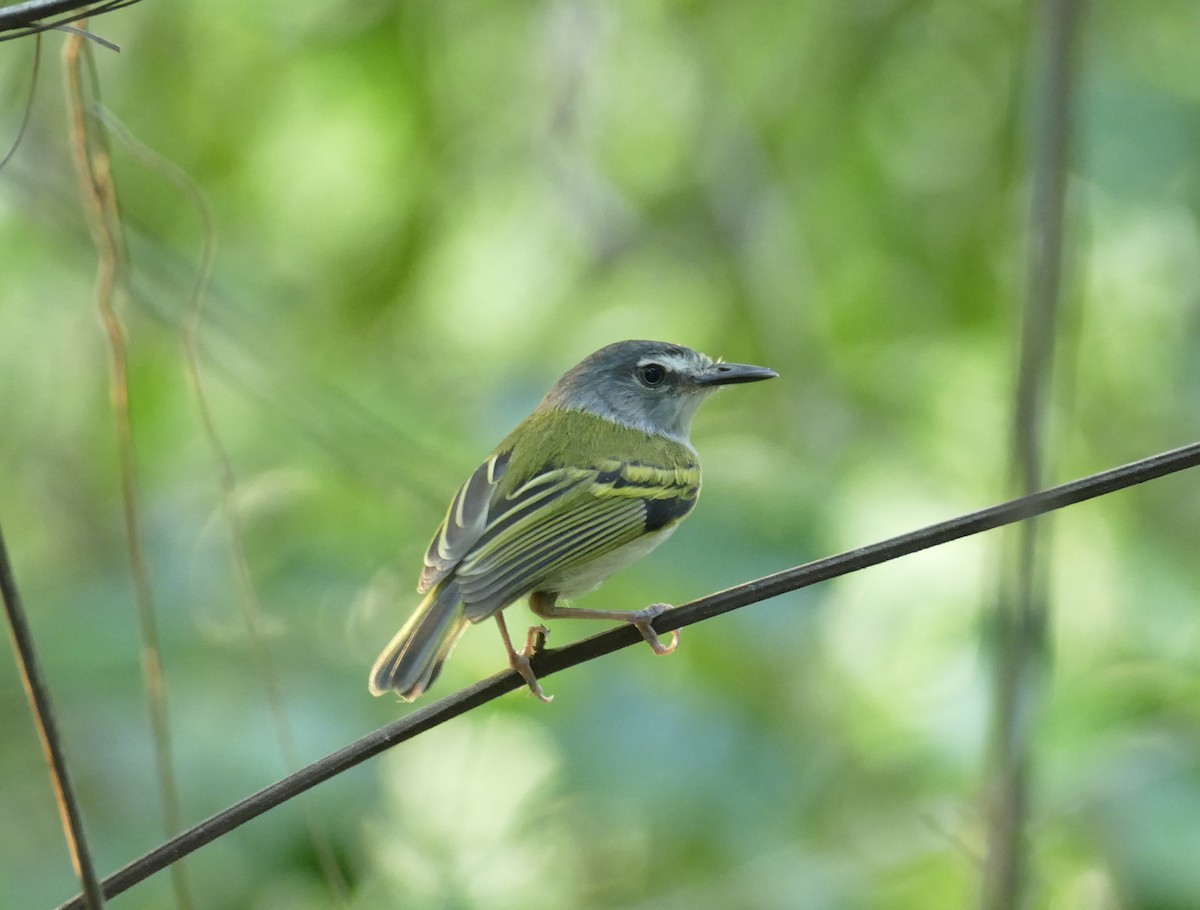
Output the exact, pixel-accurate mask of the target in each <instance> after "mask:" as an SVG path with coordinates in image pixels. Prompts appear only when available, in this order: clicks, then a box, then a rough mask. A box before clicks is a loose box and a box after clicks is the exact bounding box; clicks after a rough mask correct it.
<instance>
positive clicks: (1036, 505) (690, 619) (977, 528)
mask: <svg viewBox="0 0 1200 910" xmlns="http://www.w3.org/2000/svg"><path fill="white" fill-rule="evenodd" d="M1198 465H1200V442H1196V443H1192V444H1191V445H1187V446H1183V447H1182V448H1178V449H1173V450H1171V451H1169V452H1163V453H1160V454H1158V455H1153V456H1151V457H1149V458H1144V459H1141V460H1140V461H1135V462H1131V463H1130V464H1126V465H1122V466H1120V467H1117V468H1112V469H1111V470H1108V471H1102V472H1101V473H1099V474H1093V475H1091V476H1089V477H1085V478H1082V479H1080V480H1075V481H1072V482H1070V483H1066V484H1062V485H1061V486H1057V487H1052V488H1050V489H1049V490H1043V491H1042V492H1039V493H1034V494H1032V495H1030V496H1023V497H1021V498H1019V499H1014V500H1011V501H1009V502H1005V503H1001V504H1000V505H996V506H992V507H990V508H987V509H983V510H981V511H978V512H972V513H970V514H968V515H963V516H960V517H958V518H952V519H950V520H948V521H943V522H940V523H938V524H934V525H929V526H928V527H925V528H921V529H919V530H916V531H910V532H909V533H907V534H901V535H900V536H898V537H892V538H889V539H888V540H884V541H880V542H879V543H874V544H871V545H869V546H865V547H860V548H858V549H855V550H848V551H846V552H845V553H840V554H838V555H836V556H829V557H826V558H825V559H819V560H817V561H815V562H810V563H808V564H806V565H803V566H798V567H796V568H792V569H787V570H785V571H783V572H778V573H776V574H774V575H768V576H765V577H763V578H758V579H755V580H754V581H750V582H746V583H745V584H742V585H738V586H737V587H734V588H729V589H727V590H725V591H719V592H717V593H716V594H710V595H708V596H707V597H702V598H700V599H699V600H694V601H692V602H691V603H688V604H684V605H683V606H680V607H676V608H675V609H673V610H668V611H667V612H665V613H663V614H662V615H661V616H659V617H658V618H657V619H656V620H655V621H654V627H655V629H657V630H658V631H659V632H669V631H671V630H672V629H681V628H683V627H684V626H690V625H693V624H695V623H698V622H703V621H704V620H707V619H711V618H713V617H715V616H720V615H721V614H723V613H728V612H730V611H732V610H736V609H739V608H740V607H744V606H747V605H749V604H752V603H757V602H759V601H762V600H766V599H768V598H771V597H777V596H778V595H780V594H785V593H787V592H789V591H795V590H797V589H799V588H804V587H808V586H809V585H814V584H816V583H818V582H821V581H828V580H829V579H831V578H836V577H838V576H840V575H846V574H848V573H850V572H855V571H858V570H860V569H865V568H868V567H870V566H876V565H879V564H880V563H884V562H888V561H889V560H893V559H897V558H899V557H901V556H907V555H909V554H910V553H916V552H918V551H920V550H926V549H929V548H930V547H935V546H938V545H940V544H944V543H948V542H949V541H952V540H958V539H960V538H963V537H969V536H971V535H973V534H979V533H982V532H983V531H990V530H992V529H993V528H999V527H1002V526H1004V525H1009V524H1012V523H1013V522H1017V521H1023V520H1025V519H1028V518H1033V517H1034V516H1036V515H1042V514H1045V513H1046V512H1051V511H1054V510H1056V509H1061V508H1063V507H1065V506H1069V505H1073V504H1075V503H1079V502H1084V501H1086V500H1089V499H1095V498H1096V497H1098V496H1104V495H1105V494H1107V493H1112V492H1115V491H1117V490H1122V489H1125V488H1127V487H1131V486H1134V485H1135V484H1139V483H1145V482H1146V481H1148V480H1154V479H1155V478H1158V477H1164V476H1166V475H1168V474H1173V473H1175V472H1177V471H1183V470H1185V469H1187V468H1194V467H1196V466H1198ZM642 640H643V639H642V636H641V633H640V632H638V631H637V630H636V629H634V628H633V627H632V626H629V625H624V626H619V627H617V628H615V629H610V630H608V631H607V632H601V633H600V634H598V635H593V636H592V637H591V638H586V639H584V640H583V641H579V642H576V643H574V644H571V645H568V646H567V647H565V648H554V649H550V650H546V651H542V652H540V653H538V654H537V655H536V656H535V657H534V658H533V662H532V663H533V669H534V672H535V673H536V674H537V675H538V676H539V677H545V676H550V675H552V674H554V673H557V672H559V671H560V670H566V669H568V668H569V667H574V666H577V665H578V664H582V663H585V662H587V661H589V660H594V659H595V658H597V657H600V656H602V655H605V654H610V653H612V652H613V651H618V650H620V649H621V648H627V647H630V646H632V645H635V644H639V643H640V642H642ZM523 685H524V682H523V681H522V680H521V677H520V676H518V675H517V674H516V673H514V672H512V671H506V672H504V673H499V674H497V675H496V676H493V677H491V678H489V679H485V680H483V681H481V682H478V683H476V684H475V685H473V686H469V687H468V688H466V689H463V690H462V691H461V692H457V693H455V694H454V695H448V696H446V697H445V698H443V699H441V700H440V701H436V702H433V703H432V704H429V705H426V706H425V707H423V708H419V709H418V710H416V711H414V712H413V713H412V714H409V715H407V716H405V717H402V718H401V719H400V720H397V721H395V722H394V723H391V724H389V725H387V726H386V727H383V728H381V729H379V730H376V731H374V732H373V733H370V734H368V735H366V736H364V737H363V738H362V739H360V740H358V741H357V742H354V743H351V744H350V745H348V746H345V747H344V748H342V749H339V750H338V751H337V752H334V753H332V754H331V755H328V756H326V757H325V758H322V759H320V760H319V761H316V762H314V763H313V764H311V765H309V766H308V767H306V768H302V769H301V770H300V771H298V772H296V773H295V774H293V775H291V776H289V777H287V778H285V779H283V780H281V781H278V782H276V783H274V784H272V785H271V786H269V787H266V788H265V789H263V790H260V791H258V792H257V793H255V794H253V795H251V796H248V797H246V798H245V799H243V800H242V801H241V802H239V803H236V804H235V805H233V806H231V807H229V808H228V809H226V810H224V811H223V812H219V813H217V814H216V815H214V816H211V817H210V818H208V819H206V820H205V821H203V822H201V823H200V824H199V825H197V826H196V827H194V828H192V829H190V830H188V831H185V832H184V833H183V834H180V835H179V836H178V837H174V838H172V839H171V840H169V841H167V842H166V843H165V844H162V845H161V846H159V847H157V848H155V849H154V850H152V851H150V852H149V853H147V854H146V855H145V856H142V857H140V858H139V859H137V860H134V861H133V862H131V863H130V864H129V865H127V866H125V867H124V868H122V869H120V870H118V871H117V872H115V873H113V874H112V875H110V876H109V877H108V878H106V879H105V880H104V882H103V885H104V893H105V894H106V895H108V896H109V897H111V896H113V895H116V894H120V893H122V892H124V891H126V890H128V889H129V888H131V887H133V886H134V885H136V884H137V883H138V882H141V881H142V880H144V879H146V878H148V877H149V876H151V875H153V874H154V873H155V872H159V871H161V870H162V869H164V868H166V867H167V866H169V865H171V864H172V863H174V862H176V861H178V860H179V859H181V858H182V857H184V856H187V855H188V854H189V853H192V852H193V851H195V850H197V849H199V848H200V847H203V846H204V845H205V844H208V843H211V842H212V841H214V840H216V839H217V838H218V837H221V836H222V835H224V834H227V833H228V832H230V831H233V830H234V829H235V828H239V827H241V826H242V825H244V824H246V822H248V821H250V820H251V819H254V818H257V817H258V816H260V815H262V814H263V813H264V812H267V811H268V810H270V809H273V808H275V807H276V806H279V805H282V804H283V803H285V802H287V801H288V800H289V799H291V798H292V797H294V796H296V795H297V794H299V793H303V792H305V791H306V790H309V789H311V788H312V787H315V786H316V785H317V784H319V783H322V782H324V781H327V780H329V779H330V778H333V777H336V776H337V775H339V774H341V773H342V772H343V771H347V770H349V769H350V768H353V767H355V766H356V765H359V764H361V763H362V762H364V761H366V760H367V759H369V758H373V757H374V756H376V755H378V754H380V753H381V752H384V751H386V750H387V749H390V748H391V747H393V746H396V745H399V744H400V743H402V742H404V741H406V740H409V739H412V738H413V737H414V736H417V735H418V734H420V733H423V732H425V731H426V730H430V729H432V728H434V727H437V726H439V725H440V724H443V723H445V722H446V721H448V720H450V719H452V718H455V717H458V716H460V715H462V714H465V713H467V712H468V711H470V710H472V709H474V708H477V707H479V706H480V705H484V704H486V703H487V702H489V701H492V700H493V699H496V698H498V697H499V696H501V695H503V694H505V693H506V692H512V691H513V690H515V689H518V688H520V687H521V686H523ZM57 910H83V904H82V903H81V900H80V898H79V897H75V898H73V899H72V900H69V901H67V902H66V903H64V904H62V905H61V906H60V907H59V908H57Z"/></svg>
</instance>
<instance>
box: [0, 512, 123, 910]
mask: <svg viewBox="0 0 1200 910" xmlns="http://www.w3.org/2000/svg"><path fill="white" fill-rule="evenodd" d="M0 597H2V598H3V600H4V611H5V614H6V615H7V617H8V629H9V632H10V633H11V634H12V640H13V649H14V650H15V651H16V652H17V666H18V668H19V669H20V671H21V679H22V680H23V681H24V683H25V694H26V695H27V696H28V697H29V706H30V708H31V709H32V710H33V721H34V725H35V726H36V727H37V731H38V737H39V738H40V739H41V741H42V751H43V752H44V753H45V754H46V761H47V763H48V764H49V765H50V782H51V783H52V784H53V785H54V797H55V800H56V801H57V802H58V814H59V817H60V818H61V819H62V826H63V834H64V835H65V836H66V838H67V849H68V850H70V851H71V862H72V864H73V865H74V866H75V874H76V875H77V876H78V877H79V881H80V883H81V884H82V885H83V905H84V906H86V907H88V908H90V910H104V894H103V892H102V891H101V890H100V879H99V878H97V876H96V866H95V864H94V863H93V862H92V852H91V850H90V849H89V848H88V843H87V838H86V837H85V836H84V833H83V813H81V812H80V810H79V800H78V798H77V797H76V796H75V788H74V787H73V786H72V785H71V776H70V774H68V772H67V759H66V757H65V756H64V755H63V750H62V744H61V743H60V741H59V738H58V725H57V724H56V723H55V721H54V709H53V705H52V704H51V701H50V689H49V687H48V686H47V685H46V680H45V678H44V677H43V676H42V668H41V665H40V664H39V662H38V658H37V651H36V649H35V648H34V646H33V634H32V633H31V632H30V631H29V623H28V622H27V621H26V619H25V608H24V606H22V604H21V595H20V592H19V591H18V589H17V579H16V576H15V575H14V573H13V568H12V563H11V562H10V561H9V558H8V545H7V544H6V543H5V542H4V532H3V531H0Z"/></svg>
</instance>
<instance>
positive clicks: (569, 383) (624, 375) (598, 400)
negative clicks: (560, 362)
mask: <svg viewBox="0 0 1200 910" xmlns="http://www.w3.org/2000/svg"><path fill="white" fill-rule="evenodd" d="M777 375H778V374H777V373H776V372H775V371H774V370H769V369H767V368H766V367H756V366H750V365H749V364H743V363H723V362H721V361H719V360H717V361H714V360H713V359H712V358H711V357H709V356H708V355H707V354H701V353H700V352H699V351H693V350H692V349H691V348H685V347H682V346H681V345H678V344H668V343H667V342H665V341H618V342H617V343H616V344H610V345H609V346H608V347H605V348H601V349H600V350H598V351H596V353H594V354H592V355H591V356H589V357H587V358H586V359H585V360H584V361H583V362H582V363H580V364H578V365H577V366H575V367H574V368H572V369H571V370H569V371H568V372H567V374H566V375H565V376H563V378H562V379H560V380H559V381H558V382H557V383H556V384H555V386H554V388H552V389H551V390H550V392H549V394H547V395H546V397H545V399H543V401H542V403H541V405H539V408H538V409H539V410H545V409H548V408H574V409H576V410H580V411H587V412H589V413H591V414H596V415H598V416H600V417H605V418H607V419H609V420H613V421H616V422H617V423H623V424H625V425H626V426H631V427H637V428H638V429H640V430H643V431H645V432H647V433H656V434H658V435H661V436H668V437H671V438H674V439H680V440H683V441H685V442H686V441H687V438H688V433H689V432H690V431H691V427H692V417H693V416H694V415H695V413H696V409H697V408H698V407H700V403H701V402H702V401H704V399H705V398H707V397H708V396H709V395H710V394H712V393H713V392H714V391H716V390H717V389H719V388H720V387H721V386H723V385H732V384H734V383H739V382H757V381H759V380H760V379H771V378H773V377H775V376H777Z"/></svg>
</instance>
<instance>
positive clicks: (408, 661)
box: [370, 579, 470, 701]
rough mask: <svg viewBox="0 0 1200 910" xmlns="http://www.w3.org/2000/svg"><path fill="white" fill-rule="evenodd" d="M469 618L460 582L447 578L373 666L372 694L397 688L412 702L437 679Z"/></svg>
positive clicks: (401, 695)
mask: <svg viewBox="0 0 1200 910" xmlns="http://www.w3.org/2000/svg"><path fill="white" fill-rule="evenodd" d="M469 625H470V621H469V620H467V618H466V616H465V615H464V608H463V605H462V601H461V600H460V598H459V591H458V583H457V582H456V581H454V580H453V579H447V580H446V581H444V582H443V583H442V584H440V585H438V586H437V587H435V588H434V589H433V590H432V591H430V592H429V594H428V595H426V597H425V599H424V600H423V601H421V604H420V606H418V607H417V609H416V611H415V612H414V613H413V615H412V617H411V618H410V619H409V620H408V622H406V623H405V624H404V628H402V629H401V630H400V631H399V632H397V633H396V637H395V638H393V639H392V640H391V642H390V643H389V644H388V646H387V647H386V648H384V649H383V653H382V654H380V655H379V658H378V660H376V661H375V666H374V667H372V668H371V679H370V689H371V694H372V695H382V694H383V693H384V692H389V691H395V692H397V693H398V694H399V695H400V697H401V698H403V699H404V700H405V701H412V700H413V699H415V698H416V697H417V696H418V695H420V694H421V693H422V692H424V691H425V690H426V689H428V688H429V687H430V686H431V685H433V681H434V680H435V679H437V676H438V673H439V672H440V671H441V669H442V664H443V663H445V661H446V658H447V657H449V656H450V652H451V651H453V650H454V645H455V644H456V643H457V642H458V639H459V637H460V636H461V635H462V634H463V632H465V631H466V629H467V626H469Z"/></svg>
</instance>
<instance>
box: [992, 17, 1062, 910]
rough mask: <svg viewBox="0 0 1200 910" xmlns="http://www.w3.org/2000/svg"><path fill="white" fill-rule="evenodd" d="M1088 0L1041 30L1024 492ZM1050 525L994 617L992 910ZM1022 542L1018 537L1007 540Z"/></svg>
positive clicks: (1030, 545) (1041, 638) (1057, 277)
mask: <svg viewBox="0 0 1200 910" xmlns="http://www.w3.org/2000/svg"><path fill="white" fill-rule="evenodd" d="M1080 7H1081V0H1042V2H1041V3H1040V4H1039V10H1038V12H1039V15H1038V19H1037V21H1038V25H1039V32H1040V53H1039V59H1038V91H1037V97H1036V103H1037V113H1036V116H1035V120H1034V123H1033V142H1034V148H1033V155H1032V165H1031V188H1030V193H1031V198H1030V209H1029V249H1028V252H1027V256H1028V261H1027V275H1026V290H1025V303H1024V310H1023V318H1022V328H1021V340H1020V355H1019V365H1018V374H1017V385H1016V390H1015V400H1014V408H1013V425H1012V431H1011V432H1012V453H1011V459H1012V461H1011V471H1012V477H1013V481H1014V483H1015V486H1016V487H1017V489H1016V492H1018V493H1022V494H1028V493H1032V492H1034V491H1036V490H1039V489H1041V488H1042V486H1043V485H1044V482H1045V478H1044V473H1045V471H1044V453H1045V438H1044V436H1045V429H1046V408H1047V399H1048V396H1049V392H1050V388H1051V378H1052V373H1053V366H1054V350H1055V341H1056V336H1057V329H1058V321H1059V309H1060V298H1061V293H1060V286H1061V283H1062V260H1063V230H1064V217H1065V216H1064V212H1065V205H1066V187H1067V165H1068V161H1069V155H1070V138H1071V119H1072V114H1073V88H1074V85H1073V77H1074V58H1073V53H1072V51H1073V46H1074V41H1075V36H1076V34H1077V32H1078V28H1077V24H1078V19H1079V12H1080ZM1046 531H1047V528H1046V525H1045V524H1044V522H1043V521H1041V520H1030V521H1026V522H1023V523H1021V524H1020V525H1018V526H1017V528H1015V529H1014V531H1013V535H1014V536H1015V551H1013V552H1011V555H1010V556H1009V558H1007V559H1006V560H1005V562H1004V564H1003V569H1004V575H1003V577H1004V579H1010V580H1009V581H1003V582H1002V583H1001V589H1000V592H999V603H998V605H997V607H996V611H995V620H996V622H995V627H996V630H997V633H998V634H997V638H996V677H995V703H994V706H993V720H992V731H991V736H992V756H991V774H990V780H989V782H988V784H989V785H988V801H989V802H988V806H987V827H988V831H987V855H986V859H985V864H984V877H983V883H982V889H981V900H980V906H981V907H982V908H983V910H1015V908H1017V907H1020V906H1021V905H1022V903H1023V901H1024V896H1025V886H1026V881H1027V879H1028V877H1029V856H1028V845H1027V843H1026V839H1025V828H1026V821H1027V817H1028V812H1029V803H1030V798H1029V791H1030V778H1031V775H1032V767H1031V766H1032V758H1031V755H1030V731H1031V728H1032V725H1033V718H1034V716H1035V714H1036V709H1037V705H1038V701H1039V696H1040V689H1041V683H1042V678H1043V672H1044V666H1045V660H1044V657H1045V652H1046V648H1047V626H1048V622H1049V612H1048V606H1047V595H1046V590H1047V568H1046V566H1045V563H1044V560H1043V559H1042V558H1041V553H1042V552H1043V549H1044V544H1045V537H1046ZM1011 540H1013V538H1012V537H1010V541H1011Z"/></svg>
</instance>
